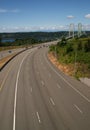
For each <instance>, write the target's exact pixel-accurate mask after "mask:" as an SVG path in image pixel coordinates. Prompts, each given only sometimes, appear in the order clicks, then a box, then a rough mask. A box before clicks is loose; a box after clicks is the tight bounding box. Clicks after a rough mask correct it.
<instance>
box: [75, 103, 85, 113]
mask: <svg viewBox="0 0 90 130" xmlns="http://www.w3.org/2000/svg"><path fill="white" fill-rule="evenodd" d="M74 107H75V108H76V109H77V110H78V111H79V112H80V113H81V114H83V112H82V110H81V109H80V108H79V107H78V106H77V105H76V104H74Z"/></svg>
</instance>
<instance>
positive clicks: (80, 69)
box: [50, 38, 90, 77]
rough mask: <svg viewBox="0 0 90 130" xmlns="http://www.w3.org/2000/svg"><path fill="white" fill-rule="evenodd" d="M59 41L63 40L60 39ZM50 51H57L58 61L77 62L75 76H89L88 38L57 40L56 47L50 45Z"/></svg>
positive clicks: (89, 53) (89, 43) (89, 50)
mask: <svg viewBox="0 0 90 130" xmlns="http://www.w3.org/2000/svg"><path fill="white" fill-rule="evenodd" d="M61 41H64V39H63V40H61ZM50 48H52V49H51V51H53V52H54V51H55V48H56V50H57V51H56V53H57V58H58V61H59V62H60V63H64V64H73V65H75V63H76V64H77V65H76V66H77V68H76V73H75V76H76V77H80V76H83V75H84V76H90V38H80V39H79V38H75V39H73V40H68V41H66V44H63V45H62V42H58V43H57V45H56V47H55V46H51V47H50Z"/></svg>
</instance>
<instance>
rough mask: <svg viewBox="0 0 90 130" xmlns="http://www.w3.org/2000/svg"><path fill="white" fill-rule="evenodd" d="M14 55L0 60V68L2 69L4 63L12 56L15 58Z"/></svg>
mask: <svg viewBox="0 0 90 130" xmlns="http://www.w3.org/2000/svg"><path fill="white" fill-rule="evenodd" d="M15 55H16V53H14V54H12V55H10V56H7V57H5V58H2V59H1V60H0V68H2V66H4V64H5V63H6V62H8V61H9V60H10V59H11V58H12V57H13V56H15Z"/></svg>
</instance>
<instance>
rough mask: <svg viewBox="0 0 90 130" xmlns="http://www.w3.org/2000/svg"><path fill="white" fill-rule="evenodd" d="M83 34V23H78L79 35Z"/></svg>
mask: <svg viewBox="0 0 90 130" xmlns="http://www.w3.org/2000/svg"><path fill="white" fill-rule="evenodd" d="M81 35H82V24H81V23H78V37H80V36H81Z"/></svg>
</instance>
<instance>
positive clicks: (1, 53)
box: [0, 48, 25, 59]
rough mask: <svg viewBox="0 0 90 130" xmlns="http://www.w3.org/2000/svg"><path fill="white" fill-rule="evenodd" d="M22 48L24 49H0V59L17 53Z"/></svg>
mask: <svg viewBox="0 0 90 130" xmlns="http://www.w3.org/2000/svg"><path fill="white" fill-rule="evenodd" d="M23 50H25V48H18V49H9V50H5V51H0V59H2V58H5V57H7V56H9V55H11V54H14V53H18V52H20V51H23Z"/></svg>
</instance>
